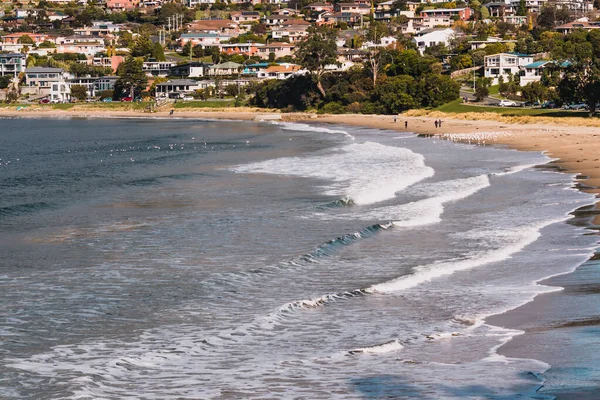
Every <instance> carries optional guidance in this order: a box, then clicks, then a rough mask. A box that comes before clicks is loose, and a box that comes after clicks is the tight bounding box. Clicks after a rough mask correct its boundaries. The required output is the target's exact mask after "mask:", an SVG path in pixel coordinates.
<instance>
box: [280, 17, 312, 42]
mask: <svg viewBox="0 0 600 400" xmlns="http://www.w3.org/2000/svg"><path fill="white" fill-rule="evenodd" d="M309 27H310V22H308V21H304V20H298V19H294V20H289V21H286V22H285V23H283V24H282V25H281V26H277V27H274V28H272V29H271V37H272V38H273V40H275V41H277V40H281V39H283V38H287V39H288V41H289V42H290V43H297V42H300V41H301V40H302V39H304V38H305V37H306V36H308V28H309Z"/></svg>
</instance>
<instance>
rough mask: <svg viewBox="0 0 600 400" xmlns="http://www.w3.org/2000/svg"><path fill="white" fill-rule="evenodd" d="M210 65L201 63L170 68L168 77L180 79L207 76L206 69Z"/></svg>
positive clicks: (190, 63)
mask: <svg viewBox="0 0 600 400" xmlns="http://www.w3.org/2000/svg"><path fill="white" fill-rule="evenodd" d="M211 65H212V64H207V63H203V62H196V61H192V62H188V63H185V64H180V65H175V66H173V67H171V69H170V72H169V75H170V76H178V77H181V78H199V77H202V76H205V75H208V69H209V68H210V66H211Z"/></svg>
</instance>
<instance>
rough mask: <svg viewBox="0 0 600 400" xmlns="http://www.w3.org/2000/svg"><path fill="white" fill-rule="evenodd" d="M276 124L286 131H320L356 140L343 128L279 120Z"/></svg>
mask: <svg viewBox="0 0 600 400" xmlns="http://www.w3.org/2000/svg"><path fill="white" fill-rule="evenodd" d="M276 125H280V126H281V129H284V130H286V131H301V132H320V133H332V134H342V135H344V136H347V137H349V138H351V139H352V140H354V136H352V135H351V134H349V133H348V132H346V131H344V130H341V129H329V128H325V127H323V126H316V125H308V124H300V123H297V122H283V123H279V122H277V123H276Z"/></svg>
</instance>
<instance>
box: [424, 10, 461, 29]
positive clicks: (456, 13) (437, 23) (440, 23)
mask: <svg viewBox="0 0 600 400" xmlns="http://www.w3.org/2000/svg"><path fill="white" fill-rule="evenodd" d="M472 13H473V10H471V9H470V8H468V7H465V8H436V9H433V10H423V11H421V18H423V25H424V26H425V27H426V28H436V27H445V26H452V24H454V21H466V20H468V19H469V18H470V17H471V15H472Z"/></svg>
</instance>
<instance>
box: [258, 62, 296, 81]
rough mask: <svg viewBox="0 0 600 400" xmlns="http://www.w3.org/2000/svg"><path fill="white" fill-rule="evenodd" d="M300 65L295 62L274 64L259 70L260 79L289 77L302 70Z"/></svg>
mask: <svg viewBox="0 0 600 400" xmlns="http://www.w3.org/2000/svg"><path fill="white" fill-rule="evenodd" d="M300 68H301V67H300V66H299V65H295V64H281V65H273V66H270V67H268V68H266V69H263V70H259V71H258V73H257V77H258V79H287V78H289V77H290V76H292V75H294V74H296V73H298V71H300Z"/></svg>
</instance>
